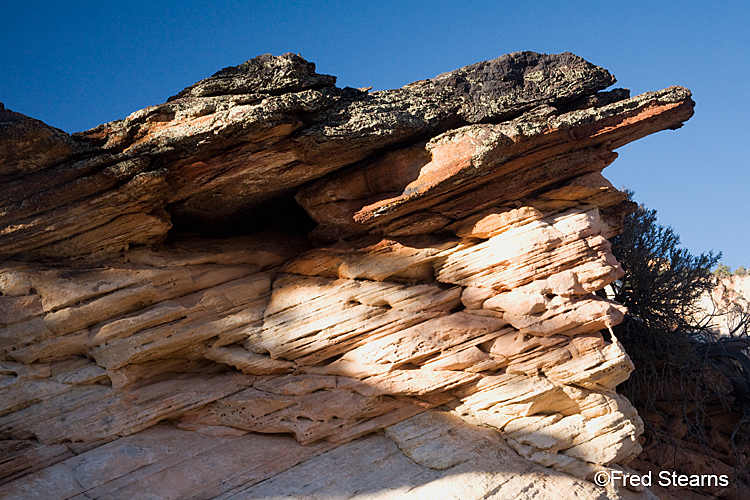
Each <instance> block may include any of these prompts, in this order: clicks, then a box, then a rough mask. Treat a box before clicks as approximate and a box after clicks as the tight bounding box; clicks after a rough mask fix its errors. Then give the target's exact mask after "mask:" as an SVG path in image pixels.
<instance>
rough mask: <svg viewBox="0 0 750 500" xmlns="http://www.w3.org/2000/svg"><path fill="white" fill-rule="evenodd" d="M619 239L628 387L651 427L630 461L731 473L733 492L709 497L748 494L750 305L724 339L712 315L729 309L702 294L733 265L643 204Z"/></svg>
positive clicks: (741, 308) (618, 290)
mask: <svg viewBox="0 0 750 500" xmlns="http://www.w3.org/2000/svg"><path fill="white" fill-rule="evenodd" d="M630 196H631V198H632V193H630ZM612 243H613V253H614V254H615V255H616V256H617V258H618V260H619V261H620V263H621V264H622V265H623V267H624V268H625V270H626V275H625V277H624V278H623V279H622V280H619V281H618V282H617V283H616V284H615V286H614V293H615V300H617V301H619V302H621V303H623V304H625V305H626V306H627V307H628V309H629V313H628V315H627V316H626V318H625V320H624V321H623V322H622V324H620V325H618V326H617V327H616V328H615V330H614V332H615V335H616V336H617V338H618V340H620V341H621V342H622V343H623V344H624V345H625V348H626V350H627V352H628V354H629V355H630V357H631V359H632V361H633V363H634V365H635V367H636V369H635V371H634V372H633V374H632V375H631V377H630V379H629V380H627V381H626V382H625V383H623V384H622V385H621V386H620V387H619V390H620V391H621V392H622V393H623V394H625V395H626V396H627V397H628V398H629V399H630V401H632V402H633V404H634V405H635V406H636V407H637V408H638V411H639V414H640V415H641V417H642V418H643V420H644V423H645V428H646V431H645V433H644V435H643V437H642V439H643V440H644V443H643V447H644V450H643V452H642V453H641V455H640V456H639V458H638V459H637V460H635V461H634V462H632V464H631V465H633V466H634V467H635V468H636V469H640V470H644V471H645V470H649V469H650V470H657V469H658V470H664V469H672V470H680V471H682V472H683V473H686V474H699V473H706V472H707V471H712V472H713V473H716V474H730V475H731V476H733V477H734V481H732V486H730V488H729V489H728V490H723V491H722V490H720V489H718V488H705V489H704V490H703V491H701V493H704V494H710V495H717V496H719V497H720V498H748V496H747V495H748V492H749V491H750V490H748V484H749V483H748V479H749V478H750V473H749V465H750V462H749V460H748V454H749V452H750V443H749V441H748V422H749V421H750V379H749V378H748V376H749V375H750V360H748V357H747V354H748V346H750V339H748V328H747V324H748V317H750V316H749V315H748V314H747V310H748V309H747V307H746V304H747V302H746V301H745V302H744V303H742V301H741V300H735V301H734V306H735V307H734V309H731V308H730V310H729V311H730V313H731V314H732V315H733V318H732V324H733V326H734V329H732V331H731V334H730V335H729V336H727V335H724V336H719V335H718V334H717V333H716V332H715V330H713V329H712V324H713V322H712V320H713V319H714V318H715V316H716V315H718V314H727V310H726V309H722V308H720V307H714V308H713V310H706V309H705V307H703V306H702V305H701V300H700V299H701V297H705V296H709V297H711V296H712V292H714V291H715V287H716V286H717V284H718V279H719V278H720V277H721V276H724V275H726V276H729V275H731V272H730V271H731V270H730V269H729V268H728V266H724V265H722V264H719V259H720V258H721V254H720V253H718V254H715V253H713V252H711V251H709V252H708V253H701V254H700V255H693V254H691V253H690V252H689V251H688V250H687V249H685V248H682V247H681V246H680V239H679V236H678V235H677V233H675V231H674V230H673V229H672V228H671V227H664V226H662V225H660V224H659V223H658V222H657V219H656V211H655V210H649V209H647V208H645V207H644V206H643V205H641V206H639V207H638V208H637V209H636V210H635V211H634V212H633V213H631V214H630V215H629V216H627V217H626V220H625V226H624V231H623V233H622V234H621V235H619V236H616V237H615V238H613V240H612ZM714 267H716V270H714V271H712V268H714ZM737 271H744V269H742V268H740V269H738V270H737ZM738 275H739V274H738ZM724 298H725V299H726V297H724Z"/></svg>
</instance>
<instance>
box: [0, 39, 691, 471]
mask: <svg viewBox="0 0 750 500" xmlns="http://www.w3.org/2000/svg"><path fill="white" fill-rule="evenodd" d="M614 81H615V80H614V77H612V75H611V74H609V72H607V71H606V70H604V69H602V68H599V67H596V66H594V65H592V64H590V63H588V62H586V61H584V60H583V59H581V58H579V57H578V56H575V55H573V54H570V53H565V54H558V55H547V54H536V53H532V52H519V53H513V54H509V55H507V56H502V57H500V58H498V59H495V60H492V61H487V62H483V63H477V64H474V65H471V66H467V67H465V68H461V69H459V70H456V71H452V72H449V73H445V74H442V75H439V76H437V77H435V78H433V79H430V80H421V81H418V82H415V83H413V84H410V85H407V86H406V87H404V88H403V89H395V90H389V91H380V92H372V93H369V92H366V91H362V90H356V89H339V88H337V87H335V86H334V84H335V78H334V77H330V76H327V75H318V74H317V73H315V67H314V65H312V64H311V63H308V62H307V61H304V59H302V58H301V57H299V56H295V55H292V54H286V55H284V56H279V57H274V56H268V55H266V56H259V57H258V58H255V59H252V60H250V61H248V62H247V63H244V64H242V65H240V66H237V67H235V68H226V69H224V70H222V71H220V72H219V73H217V74H216V75H214V76H213V77H210V78H208V79H206V80H202V81H201V82H198V83H197V84H195V85H193V86H191V87H188V88H187V89H185V90H184V91H183V92H181V93H180V94H178V95H176V96H174V97H173V98H170V100H169V101H168V102H167V103H165V104H162V105H157V106H152V107H149V108H146V109H145V110H141V111H138V112H135V113H133V114H132V115H130V116H129V117H127V118H126V119H124V120H118V121H116V122H111V123H108V124H104V125H101V126H99V127H96V128H94V129H92V130H90V131H87V132H82V133H79V134H74V135H73V136H72V137H71V136H68V135H67V134H65V133H63V132H61V131H58V130H56V129H52V128H51V127H47V126H46V125H44V124H42V123H41V122H38V121H36V120H32V119H30V118H27V117H24V116H23V115H19V114H16V113H12V112H10V111H7V110H3V111H2V113H3V115H4V118H7V119H5V120H4V121H3V124H2V125H3V126H2V127H0V134H1V135H0V141H1V142H0V144H1V145H0V152H2V151H7V152H9V153H8V154H6V155H5V156H4V157H0V158H3V159H4V160H3V163H2V165H0V172H1V174H0V175H2V178H3V181H4V184H3V188H2V194H3V196H2V202H3V207H2V208H0V227H2V228H3V229H1V230H0V255H2V258H3V259H4V262H3V264H2V267H3V270H2V272H1V276H0V288H2V289H1V290H0V292H2V293H3V295H2V296H1V297H0V310H2V311H3V315H2V319H0V323H1V325H0V336H2V339H3V341H2V343H1V344H0V345H2V353H3V354H2V358H0V359H1V360H2V361H0V362H2V363H3V366H4V372H5V373H8V374H12V380H8V381H7V382H8V384H7V385H6V387H5V388H4V389H2V391H3V392H4V393H5V397H6V398H9V401H11V402H12V404H9V405H7V406H6V409H5V410H4V411H3V412H2V414H0V432H1V433H2V437H4V438H6V439H11V440H15V441H23V440H27V439H31V438H33V439H36V440H37V441H38V442H39V443H40V446H41V447H42V448H41V449H42V450H53V449H55V450H57V448H55V447H59V446H60V444H61V443H64V442H66V441H72V442H75V443H80V445H79V447H78V448H76V452H84V453H96V450H97V449H99V448H100V447H101V446H102V445H103V444H104V443H107V442H110V441H112V440H117V439H122V438H120V437H118V436H124V435H131V434H137V433H139V432H143V430H144V429H147V428H150V427H152V426H154V425H155V424H157V423H158V422H160V421H165V420H168V421H171V422H173V424H174V425H175V426H177V427H178V428H179V429H182V430H186V431H191V432H194V433H202V434H203V435H212V434H213V435H221V436H239V435H246V434H247V433H251V434H252V433H290V434H292V435H293V436H294V437H295V438H296V439H297V440H298V441H299V442H300V443H303V444H310V443H318V442H328V443H334V444H341V443H345V442H347V441H351V440H353V439H357V438H359V437H360V436H363V435H366V434H368V433H371V432H373V431H375V430H378V429H384V428H393V426H394V425H395V424H397V423H398V422H402V421H406V420H408V419H410V418H412V417H414V415H417V414H420V413H422V412H424V411H426V409H429V408H440V409H441V410H442V411H450V412H451V413H452V414H453V415H454V416H456V417H458V418H460V419H463V420H464V421H467V422H470V423H473V424H482V425H485V426H489V427H491V428H494V429H497V430H499V431H502V434H501V435H502V437H503V438H504V439H505V441H506V442H507V443H508V444H510V445H511V446H512V448H513V449H514V450H515V451H516V452H518V453H519V454H520V455H521V456H523V457H525V458H526V459H529V460H532V461H534V462H536V463H538V464H541V465H543V466H545V467H553V468H556V469H558V470H560V471H564V472H566V473H569V474H572V475H575V476H577V477H581V478H587V479H590V478H591V477H592V476H593V474H594V473H595V472H596V471H598V470H600V469H601V468H602V467H605V468H606V467H620V466H621V465H622V464H626V463H627V462H628V461H629V460H630V459H632V458H633V457H634V456H635V455H637V454H638V452H639V449H640V448H639V445H638V442H637V438H638V436H639V434H640V433H641V432H642V423H641V421H640V419H639V417H638V416H637V413H636V412H635V410H634V409H633V408H632V406H631V405H630V404H629V403H628V402H627V400H625V399H624V398H622V397H621V396H619V395H618V394H617V393H616V392H615V387H616V386H617V384H618V383H620V382H622V381H623V380H624V379H625V378H627V376H628V374H629V373H630V371H631V370H632V364H631V363H630V361H629V359H628V357H627V354H626V353H625V352H624V350H623V348H622V346H621V345H620V344H619V343H618V342H617V340H616V339H615V338H613V337H611V338H610V337H609V336H607V337H606V338H605V337H604V336H602V334H601V333H600V331H602V330H604V331H606V330H607V329H609V328H611V327H612V326H613V325H615V324H616V323H617V322H619V321H620V320H621V319H622V315H623V314H624V312H625V311H624V308H622V306H620V305H618V304H616V303H614V302H612V301H609V300H607V299H603V298H601V297H599V296H597V295H596V294H595V293H594V292H596V291H597V290H600V289H601V288H603V287H604V286H606V285H607V284H609V283H611V282H613V281H614V280H616V279H618V278H620V277H621V276H622V273H623V270H622V268H621V267H620V266H619V264H618V263H617V262H616V260H615V259H614V257H613V256H612V254H611V252H610V247H609V242H608V241H607V238H609V237H611V236H613V235H615V234H617V233H618V231H619V230H620V227H621V224H622V218H623V216H624V214H626V213H627V212H628V211H629V210H630V209H631V208H632V203H631V202H629V201H627V199H626V197H625V195H624V194H623V193H621V192H619V191H618V190H616V189H615V188H613V187H612V185H611V184H610V183H609V182H607V181H606V179H604V178H603V177H602V175H601V173H600V172H601V170H602V169H603V168H604V167H606V166H607V165H608V164H610V163H611V162H612V161H613V160H614V159H615V157H616V153H614V152H613V150H614V149H617V148H618V147H620V146H622V145H624V144H626V143H628V142H630V141H633V140H637V139H639V138H641V137H643V136H645V135H648V134H650V133H654V132H656V131H659V130H663V129H674V128H677V127H679V126H680V125H681V124H682V123H683V122H684V121H685V120H687V119H689V118H690V116H691V115H692V109H693V101H692V99H691V96H690V93H689V91H688V90H687V89H684V88H681V87H670V88H668V89H664V90H661V91H656V92H649V93H646V94H642V95H639V96H636V97H632V98H631V97H630V96H629V93H628V92H627V91H625V90H622V89H616V90H613V91H608V92H607V91H604V89H605V88H607V87H608V86H610V85H611V84H613V83H614ZM21 147H23V148H26V149H19V148H21ZM18 151H21V152H23V155H21V154H18V153H17V152H18ZM14 152H16V153H14ZM290 195H295V197H296V200H297V202H299V204H300V205H301V206H302V207H303V208H304V209H305V210H306V211H307V212H308V214H309V215H310V217H311V218H312V219H313V220H315V222H316V223H317V224H318V227H317V228H316V229H315V230H314V231H313V232H312V233H311V234H310V239H309V241H306V239H305V234H300V229H299V228H298V227H293V228H290V227H284V224H283V223H280V222H279V221H282V219H281V218H274V217H275V216H276V215H277V212H279V211H280V208H279V207H280V205H278V204H277V203H278V202H277V201H276V200H280V199H284V200H286V201H285V202H284V203H291V198H290ZM280 196H281V197H282V198H279V197H280ZM248 214H251V216H252V217H256V218H266V219H269V220H270V221H271V222H270V225H271V226H278V227H275V228H274V229H276V231H275V232H272V233H268V232H267V233H263V234H248V235H244V236H235V237H232V238H221V239H207V238H205V237H202V236H200V235H199V234H196V232H197V233H200V232H204V233H205V232H207V231H206V230H205V229H206V228H210V227H214V226H216V225H217V224H221V223H225V224H226V223H227V221H229V223H230V224H239V223H240V222H238V221H241V220H242V217H243V216H244V217H248V216H249V215H248ZM172 218H175V219H180V220H182V221H183V222H182V223H181V225H180V227H177V228H172V224H171V219H172ZM249 226H250V227H252V224H249ZM302 227H306V226H305V225H304V224H303V225H302ZM239 232H241V231H239ZM167 236H169V238H167ZM100 414H104V415H109V417H108V418H107V419H106V422H104V421H100V420H99V417H98V415H100ZM69 415H71V416H73V417H74V418H69ZM44 447H48V448H44ZM89 450H90V451H89ZM37 452H38V450H37V451H35V453H37ZM64 455H65V454H60V453H52V452H51V451H50V452H49V453H47V455H45V456H49V457H51V458H49V459H48V462H47V463H46V465H45V464H39V467H45V466H47V465H50V464H52V463H54V462H55V461H59V460H62V459H63V458H64ZM19 460H20V459H19ZM31 468H33V466H32V467H31ZM29 471H30V469H27V472H29ZM19 481H21V482H22V481H23V478H22V479H20V480H19ZM19 484H20V483H19Z"/></svg>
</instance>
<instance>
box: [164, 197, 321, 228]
mask: <svg viewBox="0 0 750 500" xmlns="http://www.w3.org/2000/svg"><path fill="white" fill-rule="evenodd" d="M170 212H171V213H172V229H171V230H170V231H169V237H170V238H173V237H175V236H177V235H179V234H185V233H190V234H198V235H201V236H207V237H210V238H229V237H232V236H241V235H244V234H253V233H260V232H263V231H274V232H283V233H289V234H296V235H299V236H302V237H307V234H308V233H309V232H310V231H312V230H313V229H314V228H315V227H316V226H317V223H316V222H315V221H314V220H312V219H311V218H310V216H309V215H308V214H307V212H306V211H305V209H304V208H302V206H300V205H299V204H298V203H297V201H296V200H295V199H294V194H293V193H290V194H285V195H281V196H277V197H276V198H273V199H271V200H268V201H265V202H263V203H262V204H260V205H258V206H255V207H252V208H248V209H246V210H244V211H241V212H237V213H233V214H228V215H225V214H219V213H209V212H203V213H200V214H197V213H195V212H190V213H188V212H186V211H183V210H180V209H178V208H177V209H175V210H174V211H172V210H170Z"/></svg>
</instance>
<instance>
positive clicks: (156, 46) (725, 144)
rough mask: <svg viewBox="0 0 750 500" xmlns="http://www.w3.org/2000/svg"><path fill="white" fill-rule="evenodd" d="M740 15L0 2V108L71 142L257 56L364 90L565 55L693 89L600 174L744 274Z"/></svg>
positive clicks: (608, 6) (563, 8)
mask: <svg viewBox="0 0 750 500" xmlns="http://www.w3.org/2000/svg"><path fill="white" fill-rule="evenodd" d="M749 5H750V3H748V2H746V1H742V0H729V1H724V2H715V3H714V2H699V1H691V0H683V1H680V2H673V1H663V0H662V1H658V2H656V1H653V0H652V1H643V2H640V1H628V2H626V1H609V2H602V1H584V0H578V1H570V2H569V1H563V0H556V1H539V2H531V1H529V2H520V1H517V2H509V1H494V2H490V1H486V2H479V1H477V2H470V1H465V2H459V1H454V2H447V1H429V2H428V1H408V0H401V1H393V2H385V1H382V2H374V1H373V2H360V1H354V0H348V1H341V2H338V1H328V2H323V1H319V2H312V1H311V2H293V1H285V2H281V1H280V2H270V1H269V2H252V1H244V2H243V1H220V0H216V1H202V2H201V1H190V0H182V1H158V0H152V1H145V2H144V1H138V0H132V1H127V2H103V1H76V0H71V1H65V2H61V1H47V2H42V1H38V2H35V1H33V0H29V1H26V2H15V1H10V0H0V7H1V8H0V12H2V15H1V18H2V29H1V30H0V68H2V75H1V77H0V102H3V103H4V104H5V106H6V107H7V108H9V109H12V110H14V111H18V112H21V113H24V114H26V115H29V116H32V117H34V118H39V119H41V120H43V121H45V122H46V123H49V124H50V125H53V126H56V127H59V128H62V129H63V130H65V131H67V132H75V131H79V130H85V129H88V128H90V127H93V126H95V125H98V124H99V123H103V122H107V121H110V120H115V119H118V118H123V117H125V116H127V115H128V114H130V113H131V112H133V111H135V110H137V109H141V108H143V107H145V106H148V105H151V104H158V103H161V102H164V101H165V100H166V99H167V97H169V96H171V95H173V94H175V93H177V92H178V91H180V90H181V89H183V88H184V87H187V86H188V85H190V84H192V83H194V82H196V81H198V80H200V79H202V78H205V77H207V76H210V75H211V74H213V73H215V72H216V71H217V70H219V69H221V68H223V67H226V66H234V65H237V64H239V63H241V62H243V61H245V60H247V59H250V58H251V57H254V56H256V55H258V54H264V53H272V54H282V53H285V52H296V53H299V54H301V55H302V56H303V57H305V58H306V59H307V60H309V61H312V62H315V63H316V64H317V69H318V72H320V73H327V74H331V75H336V76H337V77H338V85H339V86H347V85H348V86H351V87H369V86H373V88H374V89H375V90H379V89H386V88H394V87H401V86H402V85H404V84H406V83H409V82H411V81H414V80H420V79H424V78H430V77H433V76H435V75H437V74H439V73H442V72H445V71H450V70H452V69H455V68H458V67H461V66H465V65H467V64H471V63H474V62H477V61H482V60H486V59H492V58H495V57H498V56H500V55H502V54H505V53H508V52H513V51H518V50H533V51H537V52H547V53H558V52H564V51H570V52H574V53H576V54H578V55H580V56H582V57H584V58H586V59H587V60H589V61H591V62H593V63H595V64H598V65H600V66H603V67H605V68H607V69H609V70H610V72H612V73H613V74H614V75H615V76H616V77H617V79H618V84H617V86H622V87H626V88H629V89H631V91H632V92H633V95H635V94H638V93H641V92H645V91H648V90H657V89H660V88H663V87H667V86H670V85H682V86H685V87H688V88H690V89H691V90H692V91H693V98H694V100H695V101H696V103H697V105H696V114H695V116H694V117H693V118H692V119H691V120H690V121H689V122H688V123H687V124H686V125H685V126H684V127H683V128H682V129H680V130H678V131H665V132H660V133H658V134H656V135H654V136H650V137H647V138H645V139H642V140H640V141H637V142H635V143H633V144H630V145H628V146H625V147H623V148H621V149H620V150H619V151H618V152H619V153H620V158H618V159H617V160H616V161H615V163H614V164H613V165H611V166H610V167H608V168H607V169H606V170H605V171H604V174H605V176H606V177H607V178H608V179H609V180H610V181H612V183H613V184H614V185H615V186H616V187H627V188H630V189H632V190H634V191H635V193H636V201H639V202H641V203H645V204H646V205H647V206H648V207H649V208H654V209H656V210H657V211H658V217H659V221H660V223H661V224H663V225H671V226H673V227H674V228H675V230H676V231H677V233H678V234H680V236H681V237H682V242H683V244H684V245H685V246H686V247H687V248H688V249H689V250H690V251H691V252H693V253H700V252H704V251H708V250H711V249H713V250H715V251H722V252H723V254H724V259H723V262H724V263H726V264H727V265H729V266H730V267H732V269H734V268H736V267H738V266H740V265H744V266H745V267H748V268H750V252H749V251H748V250H749V249H750V236H749V235H748V217H747V214H748V212H749V211H750V210H749V209H748V208H749V207H748V201H747V196H746V193H747V192H748V188H749V187H750V173H749V172H748V166H749V165H748V162H749V160H748V158H749V157H750V137H748V127H747V124H746V122H747V120H748V117H750V97H748V96H749V95H750V94H749V93H748V89H747V87H748V84H749V83H750V71H748V70H749V69H750V35H749V34H748V32H749V30H750V7H749Z"/></svg>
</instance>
